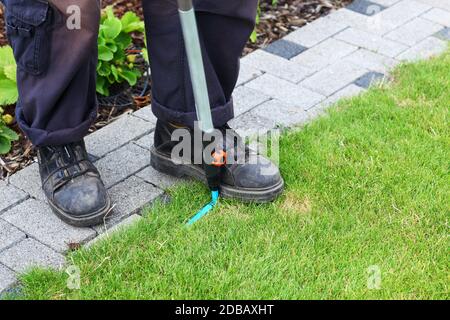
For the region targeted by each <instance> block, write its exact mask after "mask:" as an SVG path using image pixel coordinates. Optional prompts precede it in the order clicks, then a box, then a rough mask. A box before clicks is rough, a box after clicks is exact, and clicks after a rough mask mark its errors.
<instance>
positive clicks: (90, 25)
mask: <svg viewBox="0 0 450 320" xmlns="http://www.w3.org/2000/svg"><path fill="white" fill-rule="evenodd" d="M2 1H3V3H4V5H5V8H6V22H7V35H8V38H9V40H10V42H11V46H12V47H13V49H14V54H15V57H16V60H17V65H18V70H17V84H18V89H19V102H18V104H17V108H16V115H17V121H18V123H19V125H20V128H21V129H22V130H23V131H24V132H25V134H26V135H27V136H28V138H29V139H30V140H31V141H32V142H33V144H34V145H35V146H48V145H64V144H67V143H70V142H74V141H79V140H81V139H82V138H83V137H84V136H85V135H86V134H87V132H88V129H89V127H90V125H91V124H92V122H93V121H94V120H95V118H96V115H97V102H96V95H95V77H96V70H95V69H96V64H97V35H98V26H99V20H100V7H99V4H98V3H97V1H94V0H57V1H55V0H50V1H49V2H48V1H45V0H40V1H36V0H2Z"/></svg>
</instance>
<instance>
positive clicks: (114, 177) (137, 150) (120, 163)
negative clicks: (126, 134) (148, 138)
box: [95, 143, 150, 188]
mask: <svg viewBox="0 0 450 320" xmlns="http://www.w3.org/2000/svg"><path fill="white" fill-rule="evenodd" d="M95 164H96V166H97V168H98V170H99V171H100V174H101V176H102V179H103V182H104V183H105V186H106V187H107V188H110V187H112V186H113V185H115V184H117V183H118V182H121V181H123V180H125V179H126V178H128V177H130V176H131V175H133V174H134V173H136V172H138V171H140V170H142V169H143V168H145V167H147V166H148V165H150V152H149V151H148V150H146V149H144V148H141V147H139V146H137V145H135V144H134V143H129V144H127V145H125V146H123V147H122V148H120V149H118V150H116V151H114V152H111V153H109V154H108V155H106V156H105V157H104V158H102V159H100V160H98V161H97V162H96V163H95Z"/></svg>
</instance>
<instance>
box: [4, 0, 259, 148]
mask: <svg viewBox="0 0 450 320" xmlns="http://www.w3.org/2000/svg"><path fill="white" fill-rule="evenodd" d="M0 1H1V2H3V4H4V5H5V7H6V22H7V34H8V38H9V40H10V42H11V45H12V47H13V50H14V55H15V58H16V61H17V65H18V70H17V82H18V88H19V102H18V105H17V108H16V110H17V112H16V118H17V121H18V123H19V125H20V127H21V129H22V130H23V131H24V132H25V134H26V135H27V136H28V137H29V138H30V139H31V141H32V142H33V144H34V145H37V146H45V145H61V144H66V143H70V142H74V141H77V140H81V139H82V138H83V137H84V136H85V135H86V134H87V132H88V129H89V127H90V126H91V124H92V122H93V121H94V120H95V118H96V114H97V101H96V92H95V91H96V89H95V81H96V64H97V37H98V28H99V19H100V5H99V4H98V2H97V1H96V0H49V1H47V0H0ZM257 2H258V0H196V1H195V4H196V11H197V20H198V24H199V32H200V39H201V44H202V50H203V56H204V63H205V69H206V77H207V82H208V91H209V96H210V99H211V110H212V115H213V121H214V124H215V126H221V125H224V124H225V123H226V122H228V121H229V120H230V119H232V118H233V102H232V92H233V89H234V86H235V84H236V81H237V78H238V74H239V57H240V54H241V52H242V50H243V48H244V46H245V43H246V41H247V39H248V37H249V35H250V33H251V31H252V29H253V27H254V20H255V16H256V6H257ZM143 8H144V14H145V22H146V30H147V40H148V41H147V43H148V50H149V53H150V60H151V69H152V82H153V102H152V110H153V112H154V114H155V115H156V117H157V118H158V119H160V120H162V121H166V122H174V123H177V124H183V125H187V126H193V123H194V121H195V120H196V113H195V103H194V96H193V92H192V85H191V82H190V76H189V69H188V64H187V58H186V54H185V48H184V43H183V38H182V32H181V25H180V21H179V16H178V11H177V5H176V0H143ZM78 13H80V15H79V17H80V20H79V21H80V22H81V23H80V24H79V25H78V26H77V24H76V22H74V21H76V20H73V19H74V15H76V14H78ZM117 134H120V132H118V133H117Z"/></svg>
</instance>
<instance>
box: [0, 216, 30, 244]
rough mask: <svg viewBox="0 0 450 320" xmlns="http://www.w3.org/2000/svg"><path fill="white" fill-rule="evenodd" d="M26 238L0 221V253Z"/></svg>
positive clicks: (11, 226)
mask: <svg viewBox="0 0 450 320" xmlns="http://www.w3.org/2000/svg"><path fill="white" fill-rule="evenodd" d="M25 238H26V234H25V233H23V232H22V231H20V230H19V229H17V228H16V227H15V226H13V225H12V224H10V223H8V222H6V221H4V220H1V219H0V252H1V251H3V250H5V249H7V248H9V247H11V246H13V245H14V244H16V243H18V242H20V241H21V240H23V239H25Z"/></svg>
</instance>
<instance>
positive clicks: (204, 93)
mask: <svg viewBox="0 0 450 320" xmlns="http://www.w3.org/2000/svg"><path fill="white" fill-rule="evenodd" d="M178 11H179V13H180V20H181V27H182V29H183V38H184V43H185V47H186V54H187V58H188V63H189V71H190V74H191V82H192V89H193V91H194V99H195V109H196V112H197V119H198V121H199V122H200V129H201V130H202V131H203V132H205V133H211V132H212V131H213V130H214V126H213V121H212V115H211V106H210V101H209V95H208V85H207V83H206V75H205V68H204V65H203V57H202V50H201V47H200V39H199V34H198V28H197V21H196V18H195V11H194V6H193V3H192V0H178ZM205 172H206V176H207V180H208V185H209V187H210V189H211V202H209V203H208V204H207V205H205V206H204V207H203V208H202V209H201V210H200V211H199V212H197V214H195V215H194V216H193V217H192V218H191V219H190V220H189V221H188V222H187V225H188V226H190V225H192V224H194V223H195V222H197V221H198V220H200V219H201V218H202V217H204V216H205V215H206V214H208V212H210V211H211V210H212V209H213V208H214V207H215V206H216V204H217V201H218V199H219V185H220V172H221V168H220V167H218V166H214V163H207V164H206V165H205Z"/></svg>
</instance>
